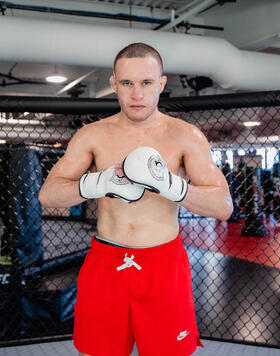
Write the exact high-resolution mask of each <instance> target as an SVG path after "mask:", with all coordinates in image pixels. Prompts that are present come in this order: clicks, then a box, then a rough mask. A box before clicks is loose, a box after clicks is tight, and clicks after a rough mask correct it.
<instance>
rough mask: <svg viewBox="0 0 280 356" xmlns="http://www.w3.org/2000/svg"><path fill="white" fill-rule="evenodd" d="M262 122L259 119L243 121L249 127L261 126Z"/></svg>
mask: <svg viewBox="0 0 280 356" xmlns="http://www.w3.org/2000/svg"><path fill="white" fill-rule="evenodd" d="M260 124H261V123H260V122H259V121H245V122H243V125H245V126H247V127H254V126H259V125H260Z"/></svg>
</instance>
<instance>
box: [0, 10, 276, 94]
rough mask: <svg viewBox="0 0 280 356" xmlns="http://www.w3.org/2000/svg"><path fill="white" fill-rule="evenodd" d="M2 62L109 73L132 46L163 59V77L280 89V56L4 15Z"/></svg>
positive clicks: (214, 42)
mask: <svg viewBox="0 0 280 356" xmlns="http://www.w3.org/2000/svg"><path fill="white" fill-rule="evenodd" d="M0 33H1V36H0V48H1V51H0V60H2V61H16V62H36V63H53V64H68V65H80V66H91V67H101V68H110V67H112V63H113V60H114V57H115V55H116V54H117V53H118V51H119V50H120V49H121V48H123V47H124V46H126V45H128V44H130V43H133V42H146V43H148V44H150V45H152V46H154V47H155V48H156V49H157V50H158V51H159V52H160V53H161V55H162V57H163V61H164V67H165V72H166V73H170V74H172V73H173V74H186V75H203V76H208V77H210V78H211V79H212V80H214V81H215V82H216V83H218V84H219V85H220V86H221V87H223V88H231V89H241V90H256V91H259V90H278V89H280V57H279V56H278V55H273V54H266V53H258V52H249V51H242V50H239V49H237V48H236V47H234V46H233V45H232V44H230V43H229V42H228V41H226V40H225V39H221V38H215V37H204V36H192V35H185V34H180V33H172V32H162V31H151V30H142V29H130V28H123V27H109V26H93V25H90V24H80V23H69V22H58V21H46V20H34V19H32V20H31V19H29V18H28V19H27V18H18V17H8V16H3V17H1V19H0Z"/></svg>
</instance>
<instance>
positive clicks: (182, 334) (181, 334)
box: [177, 331, 190, 341]
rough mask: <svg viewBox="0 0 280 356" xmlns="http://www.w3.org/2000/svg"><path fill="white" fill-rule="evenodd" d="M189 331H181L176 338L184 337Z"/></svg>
mask: <svg viewBox="0 0 280 356" xmlns="http://www.w3.org/2000/svg"><path fill="white" fill-rule="evenodd" d="M189 333H190V332H189V331H188V332H186V331H184V332H181V333H180V335H178V336H177V340H178V341H180V340H182V339H184V338H185V337H186V336H187V335H189Z"/></svg>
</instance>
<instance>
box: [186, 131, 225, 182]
mask: <svg viewBox="0 0 280 356" xmlns="http://www.w3.org/2000/svg"><path fill="white" fill-rule="evenodd" d="M187 136H188V138H185V144H184V145H183V146H184V166H185V170H186V174H187V176H188V177H189V179H190V181H191V182H192V184H193V185H195V186H218V187H226V188H227V189H228V185H227V181H226V179H225V177H224V175H223V174H222V172H221V171H220V170H219V168H218V167H217V166H216V164H215V162H214V161H213V159H212V156H211V151H210V147H209V143H208V141H207V139H206V137H205V136H204V135H203V133H202V132H201V131H200V130H199V129H198V128H197V127H195V126H192V125H190V127H189V128H188V135H187Z"/></svg>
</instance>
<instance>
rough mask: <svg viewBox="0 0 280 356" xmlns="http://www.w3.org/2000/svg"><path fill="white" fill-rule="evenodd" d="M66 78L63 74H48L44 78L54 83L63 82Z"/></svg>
mask: <svg viewBox="0 0 280 356" xmlns="http://www.w3.org/2000/svg"><path fill="white" fill-rule="evenodd" d="M66 80H67V78H66V77H64V76H63V75H59V74H53V75H49V76H48V77H47V78H46V81H47V82H49V83H54V84H60V83H64V82H66Z"/></svg>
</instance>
